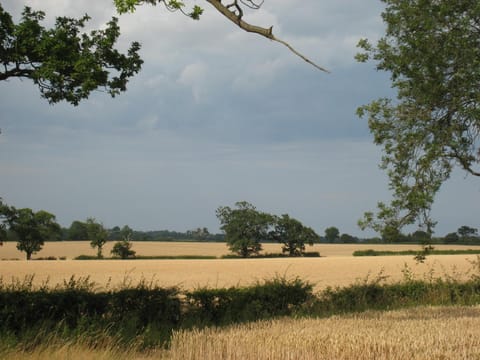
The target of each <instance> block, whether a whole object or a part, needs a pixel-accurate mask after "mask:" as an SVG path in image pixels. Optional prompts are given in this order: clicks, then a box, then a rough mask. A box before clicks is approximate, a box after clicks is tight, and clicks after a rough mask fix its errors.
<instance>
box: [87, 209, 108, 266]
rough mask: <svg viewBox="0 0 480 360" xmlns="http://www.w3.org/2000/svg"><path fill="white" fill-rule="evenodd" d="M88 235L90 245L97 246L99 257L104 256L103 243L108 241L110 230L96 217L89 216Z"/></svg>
mask: <svg viewBox="0 0 480 360" xmlns="http://www.w3.org/2000/svg"><path fill="white" fill-rule="evenodd" d="M86 224H87V232H88V237H89V238H90V246H91V247H92V248H94V249H95V248H97V257H98V258H99V259H101V258H103V254H102V251H103V245H105V244H106V243H107V239H108V231H107V230H106V229H105V228H104V227H103V224H102V223H99V222H97V221H96V220H95V218H88V219H87V221H86Z"/></svg>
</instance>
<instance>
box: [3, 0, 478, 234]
mask: <svg viewBox="0 0 480 360" xmlns="http://www.w3.org/2000/svg"><path fill="white" fill-rule="evenodd" d="M112 2H113V1H111V0H102V1H95V2H93V1H89V0H75V1H73V0H68V1H67V0H62V1H58V0H36V1H33V0H32V1H18V0H6V1H5V0H2V1H1V4H2V6H3V7H4V8H5V9H6V10H7V11H10V12H12V14H14V16H15V18H16V19H18V16H19V14H20V12H21V9H22V8H23V5H29V6H31V7H32V8H34V9H39V10H40V9H41V10H44V11H45V12H46V13H47V19H46V24H51V23H52V22H53V19H54V17H55V16H61V15H67V16H72V17H80V16H82V15H83V14H85V13H88V14H89V15H90V16H91V17H92V20H91V21H90V23H89V26H90V27H91V28H97V27H101V26H103V24H105V23H106V22H107V21H108V20H109V19H110V18H111V17H112V16H115V15H116V14H115V9H114V7H113V5H112ZM187 4H198V5H201V6H203V7H204V8H205V12H204V15H203V16H202V19H201V20H200V21H193V20H190V19H187V18H185V17H183V16H182V15H181V14H178V13H175V14H172V13H169V12H168V11H166V10H165V8H163V7H161V6H158V7H151V6H142V7H140V8H138V10H137V12H136V13H134V14H127V15H122V16H120V27H121V31H122V36H121V40H120V44H119V47H120V48H121V49H123V50H124V49H126V48H127V47H128V44H129V43H130V42H132V41H139V42H140V43H141V44H142V50H141V55H142V58H143V59H144V61H145V63H144V66H143V69H142V71H141V73H140V74H139V75H137V76H136V77H135V78H134V79H133V80H131V82H130V83H129V85H128V91H127V92H126V93H123V94H122V95H120V96H118V97H116V98H114V99H112V98H110V97H109V95H107V94H105V93H96V94H94V95H93V96H91V97H90V98H89V99H88V100H85V101H83V102H82V103H81V105H80V106H78V107H74V106H72V105H69V104H65V103H60V104H57V105H54V106H51V105H49V104H48V103H47V101H46V100H44V99H42V98H41V97H40V93H39V91H38V88H36V87H35V86H34V85H33V83H32V82H31V81H29V80H19V79H11V80H9V81H3V82H1V83H0V106H1V112H0V128H1V129H2V134H1V135H0V196H1V197H3V199H4V200H5V201H6V202H7V203H8V204H10V205H14V206H16V207H19V208H20V207H30V208H33V209H35V210H39V209H44V210H47V211H50V212H52V213H54V214H55V215H56V216H57V220H58V221H59V222H60V223H61V225H62V226H66V227H68V226H70V224H71V222H72V221H73V220H85V219H86V218H87V217H95V218H97V220H99V221H102V222H103V223H104V224H105V225H106V226H108V227H113V226H115V225H119V226H122V225H124V224H128V225H129V226H131V227H132V228H134V229H137V230H160V229H169V230H177V231H186V230H188V229H193V228H196V227H204V226H205V227H208V228H209V230H210V231H212V232H217V231H218V228H219V223H218V220H217V218H216V217H215V209H216V208H217V207H218V206H225V205H229V206H233V204H234V203H235V202H236V201H242V200H246V201H249V202H251V203H252V204H254V205H255V206H256V207H257V208H258V209H259V210H262V211H266V212H270V213H274V214H278V215H280V214H284V213H288V214H289V215H291V216H293V217H295V218H297V219H299V220H301V221H302V222H303V223H304V224H306V225H308V226H311V227H313V228H314V229H315V230H316V231H317V232H318V233H319V234H322V235H323V233H324V230H325V228H326V227H328V226H336V227H338V228H339V229H340V231H341V232H342V233H343V232H347V233H350V234H353V235H357V236H360V237H363V236H371V235H373V233H372V232H368V231H367V232H362V231H360V230H359V228H358V227H357V225H356V223H357V220H358V219H359V218H360V217H361V215H362V214H363V212H364V211H368V210H374V209H375V207H376V203H377V201H379V200H384V201H385V200H388V199H389V192H388V183H387V178H386V176H385V174H384V173H383V172H382V171H381V170H379V169H378V162H379V159H380V157H381V152H380V149H379V148H377V147H375V146H374V145H373V144H372V136H371V135H370V134H369V131H368V126H367V123H366V120H364V119H359V118H358V117H357V116H356V115H355V110H356V108H357V107H358V106H360V105H362V104H365V103H368V102H369V101H371V100H373V99H375V98H378V97H380V96H391V95H392V91H391V89H390V87H389V81H388V75H387V74H382V73H377V72H375V70H374V64H372V63H370V64H357V63H356V62H355V61H354V59H353V56H354V54H355V52H356V47H355V45H356V43H357V41H358V39H360V38H362V37H368V38H370V39H376V38H378V37H379V36H380V35H381V34H382V31H383V28H384V27H383V24H382V21H381V17H380V13H381V11H382V4H381V2H380V1H377V0H373V1H364V0H329V1H326V0H302V1H291V0H266V1H265V4H264V6H263V7H262V9H261V10H260V11H256V12H249V13H248V14H247V15H246V20H247V21H249V22H251V23H255V24H257V25H261V26H264V27H268V26H270V25H273V26H274V28H273V29H274V33H275V34H276V36H278V37H280V38H283V39H284V40H287V41H288V42H290V43H291V44H292V45H293V46H295V47H296V48H298V50H300V51H301V52H303V53H304V54H305V55H307V56H308V57H310V58H311V59H312V60H314V61H315V62H317V63H318V64H320V65H321V66H324V67H326V68H328V69H329V70H330V71H331V74H325V73H322V72H320V71H318V70H316V69H314V68H313V67H312V66H310V65H308V64H307V63H305V62H303V61H302V60H301V59H299V58H298V57H296V56H294V55H293V54H292V53H291V52H289V51H288V49H287V48H285V47H283V46H282V45H280V44H278V43H273V42H270V41H268V40H266V39H264V38H261V37H259V36H258V35H255V34H248V33H245V32H243V31H241V30H240V29H238V28H236V27H235V26H234V25H233V24H232V23H229V22H227V20H226V19H225V18H223V17H222V16H221V15H220V14H218V13H217V12H216V11H215V9H213V7H211V6H210V5H209V4H208V3H207V2H205V1H196V2H194V1H191V2H187ZM479 195H480V182H479V181H478V179H474V178H471V177H465V175H464V174H463V173H462V172H460V171H459V172H456V173H455V174H454V176H453V178H452V179H451V180H450V181H449V182H448V183H447V184H445V186H444V187H443V188H442V190H441V192H440V194H439V196H438V199H437V202H436V204H435V207H434V212H433V215H434V217H435V218H436V220H438V222H439V223H438V225H437V228H436V230H437V234H438V235H445V234H446V233H447V232H451V231H455V230H456V229H457V228H458V227H459V226H461V225H469V226H473V227H480V219H479V217H478V213H479V208H480V207H479V205H478V204H479V199H480V197H479Z"/></svg>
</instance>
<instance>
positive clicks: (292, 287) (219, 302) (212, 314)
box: [186, 277, 313, 325]
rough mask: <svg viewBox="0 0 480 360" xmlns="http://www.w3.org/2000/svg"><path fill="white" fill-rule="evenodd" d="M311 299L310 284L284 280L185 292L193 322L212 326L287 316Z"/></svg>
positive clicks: (296, 280) (296, 279)
mask: <svg viewBox="0 0 480 360" xmlns="http://www.w3.org/2000/svg"><path fill="white" fill-rule="evenodd" d="M312 296H313V295H312V285H310V284H308V283H305V282H303V281H302V280H300V279H299V278H295V279H293V280H287V279H285V278H284V277H276V278H275V279H273V280H266V281H265V282H264V283H257V284H256V285H254V286H250V287H230V288H223V289H208V288H200V289H197V290H195V291H191V292H187V293H186V298H187V301H188V304H189V307H190V311H191V315H192V317H193V318H194V319H195V321H197V322H200V323H203V324H210V323H211V324H215V325H224V324H229V323H232V322H244V321H253V320H258V319H266V318H271V317H276V316H285V315H290V314H292V313H294V312H295V310H298V309H300V307H301V306H302V305H303V304H304V303H305V302H306V301H307V300H308V299H309V298H311V297H312Z"/></svg>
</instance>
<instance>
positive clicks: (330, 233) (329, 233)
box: [325, 226, 340, 243]
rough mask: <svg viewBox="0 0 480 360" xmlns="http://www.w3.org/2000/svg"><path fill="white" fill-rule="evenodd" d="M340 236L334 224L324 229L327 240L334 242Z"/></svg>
mask: <svg viewBox="0 0 480 360" xmlns="http://www.w3.org/2000/svg"><path fill="white" fill-rule="evenodd" d="M339 236H340V231H339V230H338V229H337V228H336V227H335V226H330V227H328V228H326V229H325V238H326V239H327V241H328V242H331V243H333V242H335V241H336V240H338V238H339Z"/></svg>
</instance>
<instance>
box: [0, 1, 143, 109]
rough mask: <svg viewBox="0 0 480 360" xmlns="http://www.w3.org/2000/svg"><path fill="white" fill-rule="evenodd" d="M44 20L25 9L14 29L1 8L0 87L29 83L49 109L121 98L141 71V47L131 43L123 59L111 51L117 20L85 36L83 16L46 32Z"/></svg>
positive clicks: (63, 21) (59, 21) (58, 22)
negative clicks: (94, 97) (96, 93)
mask: <svg viewBox="0 0 480 360" xmlns="http://www.w3.org/2000/svg"><path fill="white" fill-rule="evenodd" d="M44 17H45V13H44V12H42V11H33V10H32V9H31V8H29V7H25V9H24V10H23V13H22V18H21V20H20V22H19V23H18V24H15V23H14V22H13V20H12V17H11V15H10V14H9V13H7V12H6V11H5V10H4V9H3V8H2V6H1V5H0V62H1V65H2V66H1V68H0V81H1V80H7V79H10V78H14V77H19V78H29V79H31V80H33V82H34V83H35V84H36V85H38V87H39V89H40V92H41V94H42V97H44V98H45V99H47V100H48V102H49V103H51V104H53V103H57V102H59V101H62V100H65V101H67V102H69V103H71V104H73V105H78V104H79V102H80V101H81V100H82V99H85V98H87V97H88V96H89V95H90V93H91V92H92V91H93V90H97V89H100V90H104V91H106V92H108V93H109V94H110V95H111V96H112V97H113V96H115V95H118V94H120V92H122V91H125V90H126V85H127V82H128V80H129V78H130V77H132V76H133V75H135V74H136V73H138V72H139V71H140V68H141V65H142V63H143V61H142V60H141V59H140V56H139V55H138V51H139V49H140V44H138V43H137V42H133V43H132V44H131V46H130V48H129V50H128V52H127V54H122V53H120V52H119V51H118V50H116V49H114V45H115V43H116V41H117V39H118V37H119V35H120V28H119V27H118V24H117V19H116V18H112V20H111V21H110V22H108V24H107V27H106V28H105V30H95V31H92V32H91V33H90V34H86V33H82V32H81V31H82V29H83V28H84V26H85V23H86V22H87V21H88V20H89V19H90V18H89V16H88V15H85V16H83V17H82V18H80V19H73V18H67V17H59V18H57V19H56V22H55V26H54V27H53V28H51V29H46V28H44V27H43V26H42V25H41V24H40V23H41V21H42V20H43V19H44Z"/></svg>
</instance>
